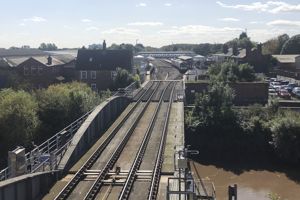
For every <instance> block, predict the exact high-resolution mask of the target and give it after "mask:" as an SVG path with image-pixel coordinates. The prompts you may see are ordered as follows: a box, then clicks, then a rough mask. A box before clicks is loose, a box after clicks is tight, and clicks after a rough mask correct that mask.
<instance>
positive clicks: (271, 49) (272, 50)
mask: <svg viewBox="0 0 300 200" xmlns="http://www.w3.org/2000/svg"><path fill="white" fill-rule="evenodd" d="M289 38H290V37H289V36H288V35H287V34H283V35H279V36H278V37H276V38H272V39H270V40H268V41H267V42H265V43H264V44H263V53H264V54H280V52H281V50H282V47H283V45H284V44H285V43H286V42H287V41H288V40H289Z"/></svg>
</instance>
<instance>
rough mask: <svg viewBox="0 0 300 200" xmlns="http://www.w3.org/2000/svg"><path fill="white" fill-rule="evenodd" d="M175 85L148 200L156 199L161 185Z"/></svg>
mask: <svg viewBox="0 0 300 200" xmlns="http://www.w3.org/2000/svg"><path fill="white" fill-rule="evenodd" d="M175 85H176V84H174V87H173V88H172V91H171V94H170V98H169V105H168V111H167V116H166V121H165V123H164V128H163V132H162V133H163V136H162V140H161V141H160V145H159V150H158V152H157V156H156V162H155V167H154V170H153V173H152V179H151V187H150V190H149V193H148V198H147V199H148V200H153V199H156V196H157V193H158V187H159V180H160V172H161V168H162V164H163V155H164V150H165V144H166V139H167V130H168V124H169V116H170V113H171V105H172V101H173V93H174V89H175Z"/></svg>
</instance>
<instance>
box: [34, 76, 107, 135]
mask: <svg viewBox="0 0 300 200" xmlns="http://www.w3.org/2000/svg"><path fill="white" fill-rule="evenodd" d="M36 96H37V100H38V105H39V112H38V114H39V117H40V120H41V121H42V126H41V130H40V132H41V133H43V135H44V137H49V136H51V135H52V134H54V133H55V132H57V131H58V130H60V129H62V128H63V127H65V126H66V125H67V124H69V123H71V122H72V121H74V120H76V119H77V118H79V117H80V116H82V115H83V114H84V113H86V112H87V111H89V110H91V109H92V108H93V107H95V106H96V105H98V104H99V103H100V102H101V98H100V96H99V95H97V94H96V93H95V92H93V91H92V90H91V88H90V87H88V86H87V85H86V84H82V83H78V82H73V83H67V84H58V85H52V86H50V87H49V88H48V89H45V90H40V91H38V92H37V93H36Z"/></svg>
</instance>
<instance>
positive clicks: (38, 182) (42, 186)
mask: <svg viewBox="0 0 300 200" xmlns="http://www.w3.org/2000/svg"><path fill="white" fill-rule="evenodd" d="M57 176H58V172H57V171H55V172H40V173H35V174H26V175H22V176H18V177H16V178H11V179H8V180H5V181H1V182H0V200H38V199H41V198H42V197H43V196H44V195H45V194H46V193H48V191H49V189H50V188H51V186H52V185H53V184H54V183H55V182H56V180H57Z"/></svg>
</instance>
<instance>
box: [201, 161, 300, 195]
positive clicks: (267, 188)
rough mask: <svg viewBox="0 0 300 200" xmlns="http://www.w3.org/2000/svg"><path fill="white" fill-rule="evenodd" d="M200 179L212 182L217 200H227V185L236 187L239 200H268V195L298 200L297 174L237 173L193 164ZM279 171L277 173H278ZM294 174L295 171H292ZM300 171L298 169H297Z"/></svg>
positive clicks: (253, 171)
mask: <svg viewBox="0 0 300 200" xmlns="http://www.w3.org/2000/svg"><path fill="white" fill-rule="evenodd" d="M195 165H196V169H197V170H198V173H200V176H201V177H202V179H205V180H210V181H213V182H214V185H215V188H216V194H217V200H228V196H227V188H228V185H233V184H237V185H238V199H240V200H270V199H269V198H268V194H269V193H276V194H278V195H279V196H280V197H281V199H280V200H300V182H299V179H298V180H297V178H294V177H298V178H299V173H298V175H297V176H293V177H291V176H290V175H287V174H286V173H285V172H282V171H283V170H282V171H279V170H263V169H262V170H261V169H259V170H257V169H255V170H252V169H249V170H244V171H241V172H239V173H236V172H234V170H225V169H224V168H222V167H220V168H217V167H216V166H214V165H207V164H201V163H197V162H195ZM278 171H279V172H278ZM294 171H295V173H296V171H297V170H294ZM299 171H300V169H299Z"/></svg>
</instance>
